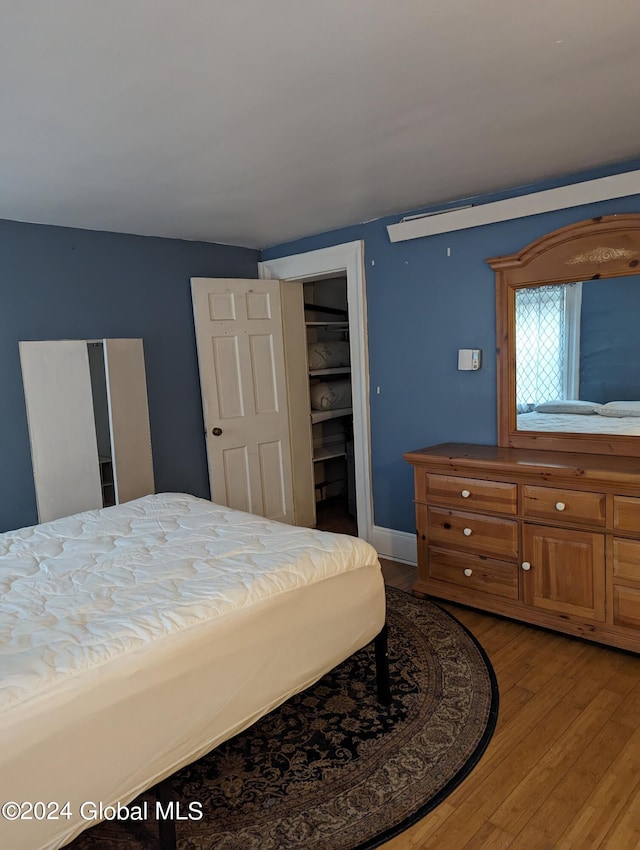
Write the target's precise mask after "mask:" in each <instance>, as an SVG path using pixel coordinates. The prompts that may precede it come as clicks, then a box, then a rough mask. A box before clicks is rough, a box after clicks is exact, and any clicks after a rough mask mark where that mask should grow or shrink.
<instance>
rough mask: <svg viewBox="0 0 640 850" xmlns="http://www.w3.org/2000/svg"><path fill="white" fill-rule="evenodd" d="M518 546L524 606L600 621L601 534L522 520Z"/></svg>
mask: <svg viewBox="0 0 640 850" xmlns="http://www.w3.org/2000/svg"><path fill="white" fill-rule="evenodd" d="M522 548H523V562H522V577H523V578H522V586H523V594H524V596H523V601H524V604H525V605H530V606H532V607H534V608H539V609H541V610H545V611H549V612H556V613H558V614H565V615H567V614H568V615H574V616H576V617H579V618H581V619H588V620H599V621H604V619H605V604H604V603H605V586H604V535H602V534H597V533H591V532H586V531H572V530H567V529H562V528H551V527H546V526H536V525H530V524H527V523H525V524H524V526H523V538H522Z"/></svg>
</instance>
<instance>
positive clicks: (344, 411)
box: [311, 407, 353, 425]
mask: <svg viewBox="0 0 640 850" xmlns="http://www.w3.org/2000/svg"><path fill="white" fill-rule="evenodd" d="M352 414H353V408H352V407H337V408H336V409H335V410H312V411H311V424H312V425H315V424H316V423H317V422H326V421H327V419H338V418H339V417H340V416H351V415H352Z"/></svg>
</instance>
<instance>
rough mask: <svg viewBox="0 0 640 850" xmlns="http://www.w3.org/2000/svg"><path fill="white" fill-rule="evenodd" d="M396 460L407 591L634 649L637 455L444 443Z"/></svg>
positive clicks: (638, 584)
mask: <svg viewBox="0 0 640 850" xmlns="http://www.w3.org/2000/svg"><path fill="white" fill-rule="evenodd" d="M404 458H405V460H406V461H408V462H409V463H410V464H411V465H412V466H413V467H414V471H415V504H416V518H417V519H416V525H417V535H418V579H417V581H416V583H415V585H414V593H415V594H416V595H430V596H435V597H439V598H441V599H447V600H449V601H452V602H459V603H462V604H464V605H470V606H472V607H474V608H480V609H482V610H485V611H491V612H494V613H496V614H503V615H505V616H507V617H513V618H514V619H517V620H521V621H524V622H527V623H533V624H536V625H539V626H544V627H546V628H549V629H555V630H557V631H561V632H565V633H567V634H571V635H577V636H579V637H583V638H588V639H590V640H594V641H598V642H600V643H604V644H608V645H611V646H616V647H621V648H623V649H629V650H633V651H635V652H640V458H638V457H619V456H618V457H610V456H605V455H598V454H577V453H576V454H574V453H572V452H571V453H569V452H556V451H540V450H536V449H516V448H506V447H505V448H501V447H496V446H476V445H467V444H456V443H448V444H443V445H439V446H432V447H429V448H425V449H420V450H418V451H413V452H408V453H407V454H405V455H404Z"/></svg>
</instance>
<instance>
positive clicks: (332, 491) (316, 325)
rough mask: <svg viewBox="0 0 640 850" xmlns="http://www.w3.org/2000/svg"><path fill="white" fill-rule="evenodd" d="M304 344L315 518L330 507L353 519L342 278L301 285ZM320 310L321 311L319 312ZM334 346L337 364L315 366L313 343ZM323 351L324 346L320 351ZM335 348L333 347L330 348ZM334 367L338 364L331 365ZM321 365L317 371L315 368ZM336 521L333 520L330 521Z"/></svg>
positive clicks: (348, 370) (346, 318)
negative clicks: (338, 355) (336, 345)
mask: <svg viewBox="0 0 640 850" xmlns="http://www.w3.org/2000/svg"><path fill="white" fill-rule="evenodd" d="M303 295H304V305H305V324H306V331H307V344H308V351H309V355H308V366H309V398H310V419H311V437H312V445H313V486H314V499H315V503H316V519H317V521H318V519H319V518H318V513H321V514H322V513H323V512H324V510H323V509H325V508H326V507H327V506H329V507H330V510H331V513H332V516H334V515H335V513H336V512H338V513H339V514H347V515H349V516H350V517H352V518H355V515H356V500H355V476H354V461H353V411H352V406H351V405H352V402H351V386H350V373H351V367H350V358H349V354H348V350H349V314H348V301H347V281H346V278H345V277H344V276H340V277H332V278H326V279H322V280H314V281H306V282H305V283H304V284H303ZM323 308H324V309H323ZM315 343H318V344H324V343H326V345H327V348H330V347H331V346H332V345H334V344H336V343H337V344H338V347H339V348H341V350H342V352H343V353H344V352H346V355H345V354H343V356H342V357H340V358H338V359H337V360H335V359H334V360H330V361H329V362H328V363H327V364H326V367H325V368H322V366H323V365H325V364H322V363H321V364H318V363H316V364H314V362H313V357H312V354H313V350H314V344H315ZM320 347H321V348H322V345H321V346H320ZM334 347H335V346H334ZM334 363H336V364H337V365H333V364H334ZM318 365H320V367H321V368H314V366H315V367H317V366H318ZM334 518H335V517H334Z"/></svg>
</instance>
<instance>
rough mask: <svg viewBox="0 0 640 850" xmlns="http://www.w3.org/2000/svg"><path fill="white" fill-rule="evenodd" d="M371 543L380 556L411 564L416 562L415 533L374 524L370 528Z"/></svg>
mask: <svg viewBox="0 0 640 850" xmlns="http://www.w3.org/2000/svg"><path fill="white" fill-rule="evenodd" d="M371 544H372V546H373V547H374V549H375V550H376V552H377V553H378V555H380V557H381V558H391V560H393V561H400V562H401V563H403V564H412V565H413V566H415V565H416V564H417V563H418V545H417V542H416V536H415V534H409V532H407V531H395V530H394V529H393V528H382V527H381V526H379V525H374V526H373V528H372V530H371Z"/></svg>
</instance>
